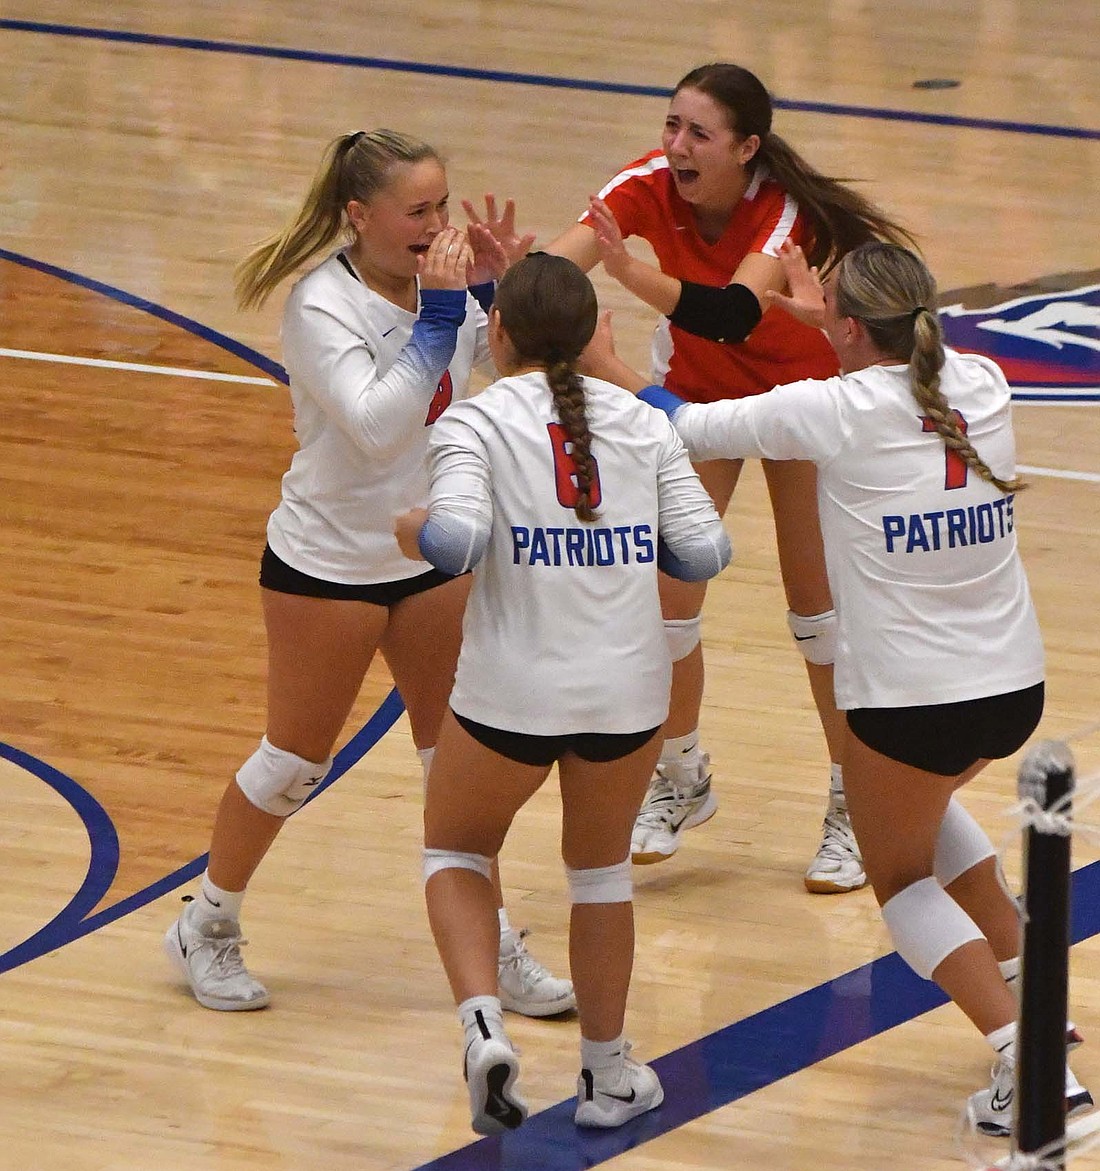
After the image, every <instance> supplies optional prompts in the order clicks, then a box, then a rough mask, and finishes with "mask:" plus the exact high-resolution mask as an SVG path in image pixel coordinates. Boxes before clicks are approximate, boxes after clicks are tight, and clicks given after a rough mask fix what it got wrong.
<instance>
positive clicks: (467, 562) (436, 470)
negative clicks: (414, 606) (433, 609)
mask: <svg viewBox="0 0 1100 1171" xmlns="http://www.w3.org/2000/svg"><path fill="white" fill-rule="evenodd" d="M457 415H458V412H448V413H447V414H445V415H444V416H443V417H442V418H441V419H440V420H439V422H437V423H436V425H435V429H434V431H433V434H432V438H431V440H430V441H429V444H428V460H429V466H430V475H431V484H432V492H431V500H430V503H429V505H428V508H429V512H430V514H431V515H430V517H429V519H428V520H427V522H426V523H425V524H424V527H423V528H422V529H421V530H420V552H421V553H422V554H423V556H424V558H425V560H427V561H429V562H431V564H432V565H434V566H435V568H436V569H440V570H442V571H443V572H444V573H450V574H459V573H466V572H467V571H468V570H470V569H472V568H473V567H474V566H475V565H476V564H477V563H478V562H479V561H480V560H481V558H482V555H483V554H484V552H485V548H486V546H487V545H488V544H489V535H490V533H491V532H492V527H493V502H492V468H491V467H490V464H489V458H488V455H487V453H486V451H485V445H484V443H483V442H482V440H481V436H480V435H479V434H478V432H477V429H476V428H475V427H472V426H469V425H468V424H467V423H466V422H465V421H464V420H463V419H460V418H457V417H456V416H457Z"/></svg>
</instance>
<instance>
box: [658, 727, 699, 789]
mask: <svg viewBox="0 0 1100 1171" xmlns="http://www.w3.org/2000/svg"><path fill="white" fill-rule="evenodd" d="M661 764H662V765H663V766H664V770H665V773H666V775H667V776H668V778H669V780H671V781H672V783H673V784H675V785H695V784H698V781H699V730H698V728H697V729H696V730H695V731H694V732H689V733H688V734H687V735H686V736H671V737H669V739H667V740H666V741H665V742H664V743H663V744H662V745H661Z"/></svg>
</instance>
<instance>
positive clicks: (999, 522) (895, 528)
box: [882, 495, 1015, 553]
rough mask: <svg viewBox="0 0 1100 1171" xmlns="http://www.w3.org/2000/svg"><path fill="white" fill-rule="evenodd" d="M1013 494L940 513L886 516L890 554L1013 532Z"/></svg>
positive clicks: (985, 540) (962, 544) (960, 545)
mask: <svg viewBox="0 0 1100 1171" xmlns="http://www.w3.org/2000/svg"><path fill="white" fill-rule="evenodd" d="M1014 499H1015V497H1014V496H1011V495H1009V496H1002V497H1001V498H1000V499H998V500H994V501H991V502H990V503H988V504H971V505H970V506H969V507H968V508H945V509H941V510H940V511H939V512H912V513H910V514H909V515H908V516H884V517H883V518H882V535H883V537H884V539H885V541H886V552H887V553H936V552H939V551H940V550H941V549H964V548H966V547H967V546H969V545H987V544H989V542H990V541H997V540H1000V539H1001V538H1003V537H1007V536H1008V535H1009V534H1010V533H1011V532H1012V525H1013V518H1012V502H1013V500H1014Z"/></svg>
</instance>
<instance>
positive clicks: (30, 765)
mask: <svg viewBox="0 0 1100 1171" xmlns="http://www.w3.org/2000/svg"><path fill="white" fill-rule="evenodd" d="M404 710H405V709H404V706H403V705H402V703H401V698H400V696H399V695H398V694H397V690H396V688H395V689H394V690H392V691H391V692H390V693H389V695H387V696H386V698H385V699H384V700H383V701H382V703H381V704H380V705H379V707H378V710H377V711H376V712H375V713H374V715H372V716H371V718H370V719H369V720H368V721H367V722H366V724H364V725H363V727H362V728H360V730H359V731H358V732H357V733H356V734H355V735H354V736H353V737H352V738H351V739H350V740H349V741H348V742H347V744H345V745H344V747H343V748H342V749H340V751H339V752H338V753H337V754H336V757H335V759H334V760H333V763H332V769H331V770H330V771H329V773H328V776H327V777H326V778H325V780H324V781H323V782H322V783H321V784H320V785H318V786H317V788H316V789H315V790H314V792H313V793H312V795H311V796H310V798H309V801H307V802H306V805H308V804H309V802H310V801H314V800H316V798H317V797H318V796H320V794H321V793H322V792H323V791H324V790H325V789H327V788H328V787H329V785H331V784H332V783H333V782H334V781H336V780H337V779H338V778H339V777H341V776H343V774H344V773H346V772H347V771H348V769H349V768H351V766H352V765H353V764H356V763H357V762H358V761H360V760H361V759H362V758H363V757H364V756H365V755H366V753H367V752H368V751H369V750H370V749H371V748H373V747H374V745H375V744H377V743H378V741H379V740H380V739H381V738H382V736H383V735H384V734H385V733H386V732H388V731H389V729H390V728H391V727H393V725H394V723H395V722H396V720H397V718H398V716H400V715H401V713H402V712H403V711H404ZM0 757H3V758H5V759H6V760H10V761H11V762H12V763H13V764H16V765H18V766H19V767H20V768H22V769H24V770H26V771H27V772H29V773H31V774H33V775H34V776H36V777H38V778H39V780H42V781H45V782H46V784H47V785H49V786H50V788H51V789H54V790H55V791H56V792H57V793H58V794H59V795H60V796H61V797H62V798H64V800H65V801H67V802H68V803H69V805H70V806H71V807H72V808H73V809H74V810H75V811H76V814H77V816H78V817H79V818H80V820H81V821H82V822H83V823H84V827H85V829H86V830H87V833H88V843H89V845H90V847H91V858H90V860H89V862H88V872H87V874H86V875H85V876H84V881H83V882H82V883H81V885H80V889H79V890H78V891H77V892H76V894H74V895H73V897H72V898H71V899H70V900H69V902H68V903H67V904H66V906H65V907H63V908H62V910H61V911H59V912H58V913H57V914H56V915H55V916H54V917H53V918H52V919H51V920H50V921H49V922H48V923H47V924H46V925H45V926H44V927H42V928H40V929H39V930H38V931H36V932H35V933H34V935H32V936H30V937H29V938H27V939H25V940H24V941H23V942H22V943H19V944H16V946H15V947H12V948H10V949H9V950H8V951H6V952H4V953H3V954H0V975H2V974H3V973H4V972H9V971H11V969H12V968H17V967H19V966H20V965H21V964H26V963H30V961H31V960H35V959H38V957H39V956H43V955H45V954H46V953H47V952H50V951H56V950H57V949H58V948H60V947H64V946H65V945H66V944H67V943H72V942H73V941H74V940H77V939H81V938H83V937H84V936H85V935H90V934H91V933H92V932H93V931H98V930H99V929H100V928H101V927H106V926H107V924H108V923H114V922H115V921H116V920H118V919H121V918H122V917H123V916H124V915H128V914H130V912H131V911H136V910H138V909H139V908H141V907H144V906H146V905H148V904H149V903H151V902H153V901H154V900H155V899H159V898H160V897H161V896H162V895H166V894H169V893H170V892H171V891H174V890H175V889H176V888H177V887H179V886H182V885H183V884H184V883H185V882H188V881H190V880H191V879H193V878H196V877H198V875H200V874H201V873H202V872H203V871H204V870H205V869H206V859H207V857H208V855H206V854H203V855H202V856H201V857H199V858H195V859H193V860H192V861H190V862H188V863H187V864H186V865H185V866H181V867H180V868H179V869H178V870H174V871H173V872H172V873H171V874H168V875H165V877H164V878H161V879H158V880H157V881H156V882H154V883H151V884H150V885H149V886H147V887H145V888H144V889H143V890H139V891H137V892H135V893H134V894H132V895H129V896H127V897H126V898H124V899H122V900H120V901H119V902H117V903H113V904H112V905H111V906H109V907H106V908H105V909H104V910H102V911H99V912H98V913H97V914H95V915H90V914H89V912H90V911H91V910H92V909H93V908H94V907H96V906H97V905H98V904H99V902H100V900H101V899H102V898H103V896H104V895H105V894H106V893H107V891H108V890H110V888H111V884H112V883H113V882H114V880H115V875H116V874H117V873H118V863H119V842H118V833H117V832H116V830H115V827H114V824H113V823H112V821H111V818H110V815H109V814H108V813H107V811H106V810H105V809H104V808H103V806H102V805H100V803H99V802H98V801H97V800H96V799H95V798H94V797H93V796H92V795H91V793H89V792H88V791H87V789H84V788H83V787H82V786H80V785H79V784H77V782H76V781H74V780H73V779H72V778H71V777H68V776H66V775H65V774H64V773H62V772H59V771H58V770H57V769H55V768H54V767H53V766H52V765H49V764H46V763H45V761H42V760H38V759H37V758H36V757H33V756H31V755H30V754H29V753H26V752H23V751H22V749H19V748H13V747H12V746H11V745H10V744H4V743H0ZM303 808H304V806H303Z"/></svg>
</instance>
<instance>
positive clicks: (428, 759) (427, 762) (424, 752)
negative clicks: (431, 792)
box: [416, 744, 435, 793]
mask: <svg viewBox="0 0 1100 1171" xmlns="http://www.w3.org/2000/svg"><path fill="white" fill-rule="evenodd" d="M416 755H417V756H419V757H420V771H421V773H422V774H423V777H424V792H425V793H426V792H427V791H428V773H429V772H430V771H431V767H432V757H433V756H435V745H434V744H433V745H432V747H431V748H418V749H417V750H416Z"/></svg>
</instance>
